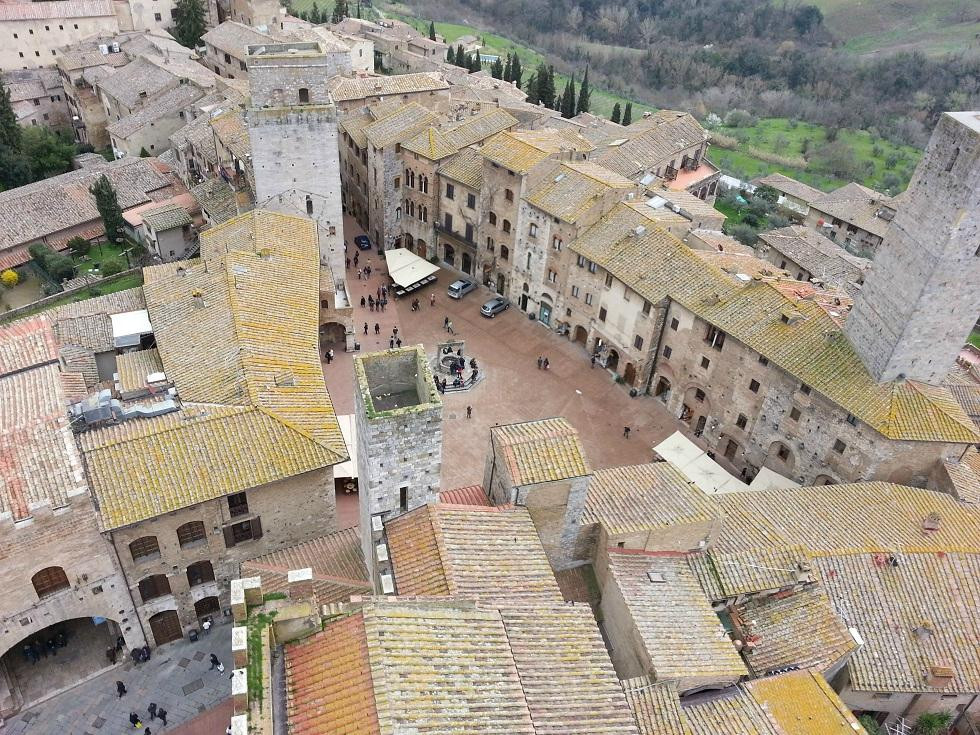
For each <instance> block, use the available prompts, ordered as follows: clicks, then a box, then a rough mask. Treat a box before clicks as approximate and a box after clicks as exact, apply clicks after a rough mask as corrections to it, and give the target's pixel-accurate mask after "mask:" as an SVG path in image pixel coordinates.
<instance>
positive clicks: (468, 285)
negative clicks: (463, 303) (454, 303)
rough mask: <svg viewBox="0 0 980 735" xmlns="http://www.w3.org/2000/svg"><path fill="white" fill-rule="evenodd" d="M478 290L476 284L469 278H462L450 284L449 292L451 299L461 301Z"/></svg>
mask: <svg viewBox="0 0 980 735" xmlns="http://www.w3.org/2000/svg"><path fill="white" fill-rule="evenodd" d="M475 290H476V283H474V282H473V281H471V280H470V279H468V278H461V279H460V280H458V281H453V282H452V283H451V284H449V288H448V289H447V292H448V293H449V298H451V299H461V298H463V297H464V296H465V295H466V294H468V293H469V292H470V291H475Z"/></svg>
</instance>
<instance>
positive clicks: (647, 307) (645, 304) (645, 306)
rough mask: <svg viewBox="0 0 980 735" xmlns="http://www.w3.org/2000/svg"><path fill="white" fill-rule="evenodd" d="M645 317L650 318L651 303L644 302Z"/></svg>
mask: <svg viewBox="0 0 980 735" xmlns="http://www.w3.org/2000/svg"><path fill="white" fill-rule="evenodd" d="M643 316H650V302H649V301H644V302H643Z"/></svg>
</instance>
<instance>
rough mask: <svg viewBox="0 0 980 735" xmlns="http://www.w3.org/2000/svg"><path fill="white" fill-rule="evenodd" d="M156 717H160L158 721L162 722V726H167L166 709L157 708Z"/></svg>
mask: <svg viewBox="0 0 980 735" xmlns="http://www.w3.org/2000/svg"><path fill="white" fill-rule="evenodd" d="M157 717H159V718H160V722H162V723H163V726H164V727H166V726H167V710H165V709H158V710H157Z"/></svg>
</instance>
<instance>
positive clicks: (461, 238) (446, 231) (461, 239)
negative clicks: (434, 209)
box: [435, 222, 476, 248]
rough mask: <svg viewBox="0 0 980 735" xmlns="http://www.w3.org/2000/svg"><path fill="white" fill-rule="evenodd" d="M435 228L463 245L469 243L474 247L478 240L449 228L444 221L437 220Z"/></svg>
mask: <svg viewBox="0 0 980 735" xmlns="http://www.w3.org/2000/svg"><path fill="white" fill-rule="evenodd" d="M435 228H436V232H438V233H439V234H440V235H446V236H447V237H450V238H452V239H453V240H455V241H456V242H458V243H460V244H462V245H469V246H470V247H472V248H475V247H476V240H473V239H472V238H468V237H465V236H464V235H460V234H459V233H458V232H456V231H455V230H450V229H448V228H447V227H446V225H445V224H444V223H439V222H437V223H436V225H435Z"/></svg>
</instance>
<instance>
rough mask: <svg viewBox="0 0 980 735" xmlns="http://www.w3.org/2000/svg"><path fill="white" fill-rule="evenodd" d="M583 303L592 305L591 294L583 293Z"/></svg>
mask: <svg viewBox="0 0 980 735" xmlns="http://www.w3.org/2000/svg"><path fill="white" fill-rule="evenodd" d="M585 303H586V304H588V305H589V306H592V294H590V293H587V294H585Z"/></svg>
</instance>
